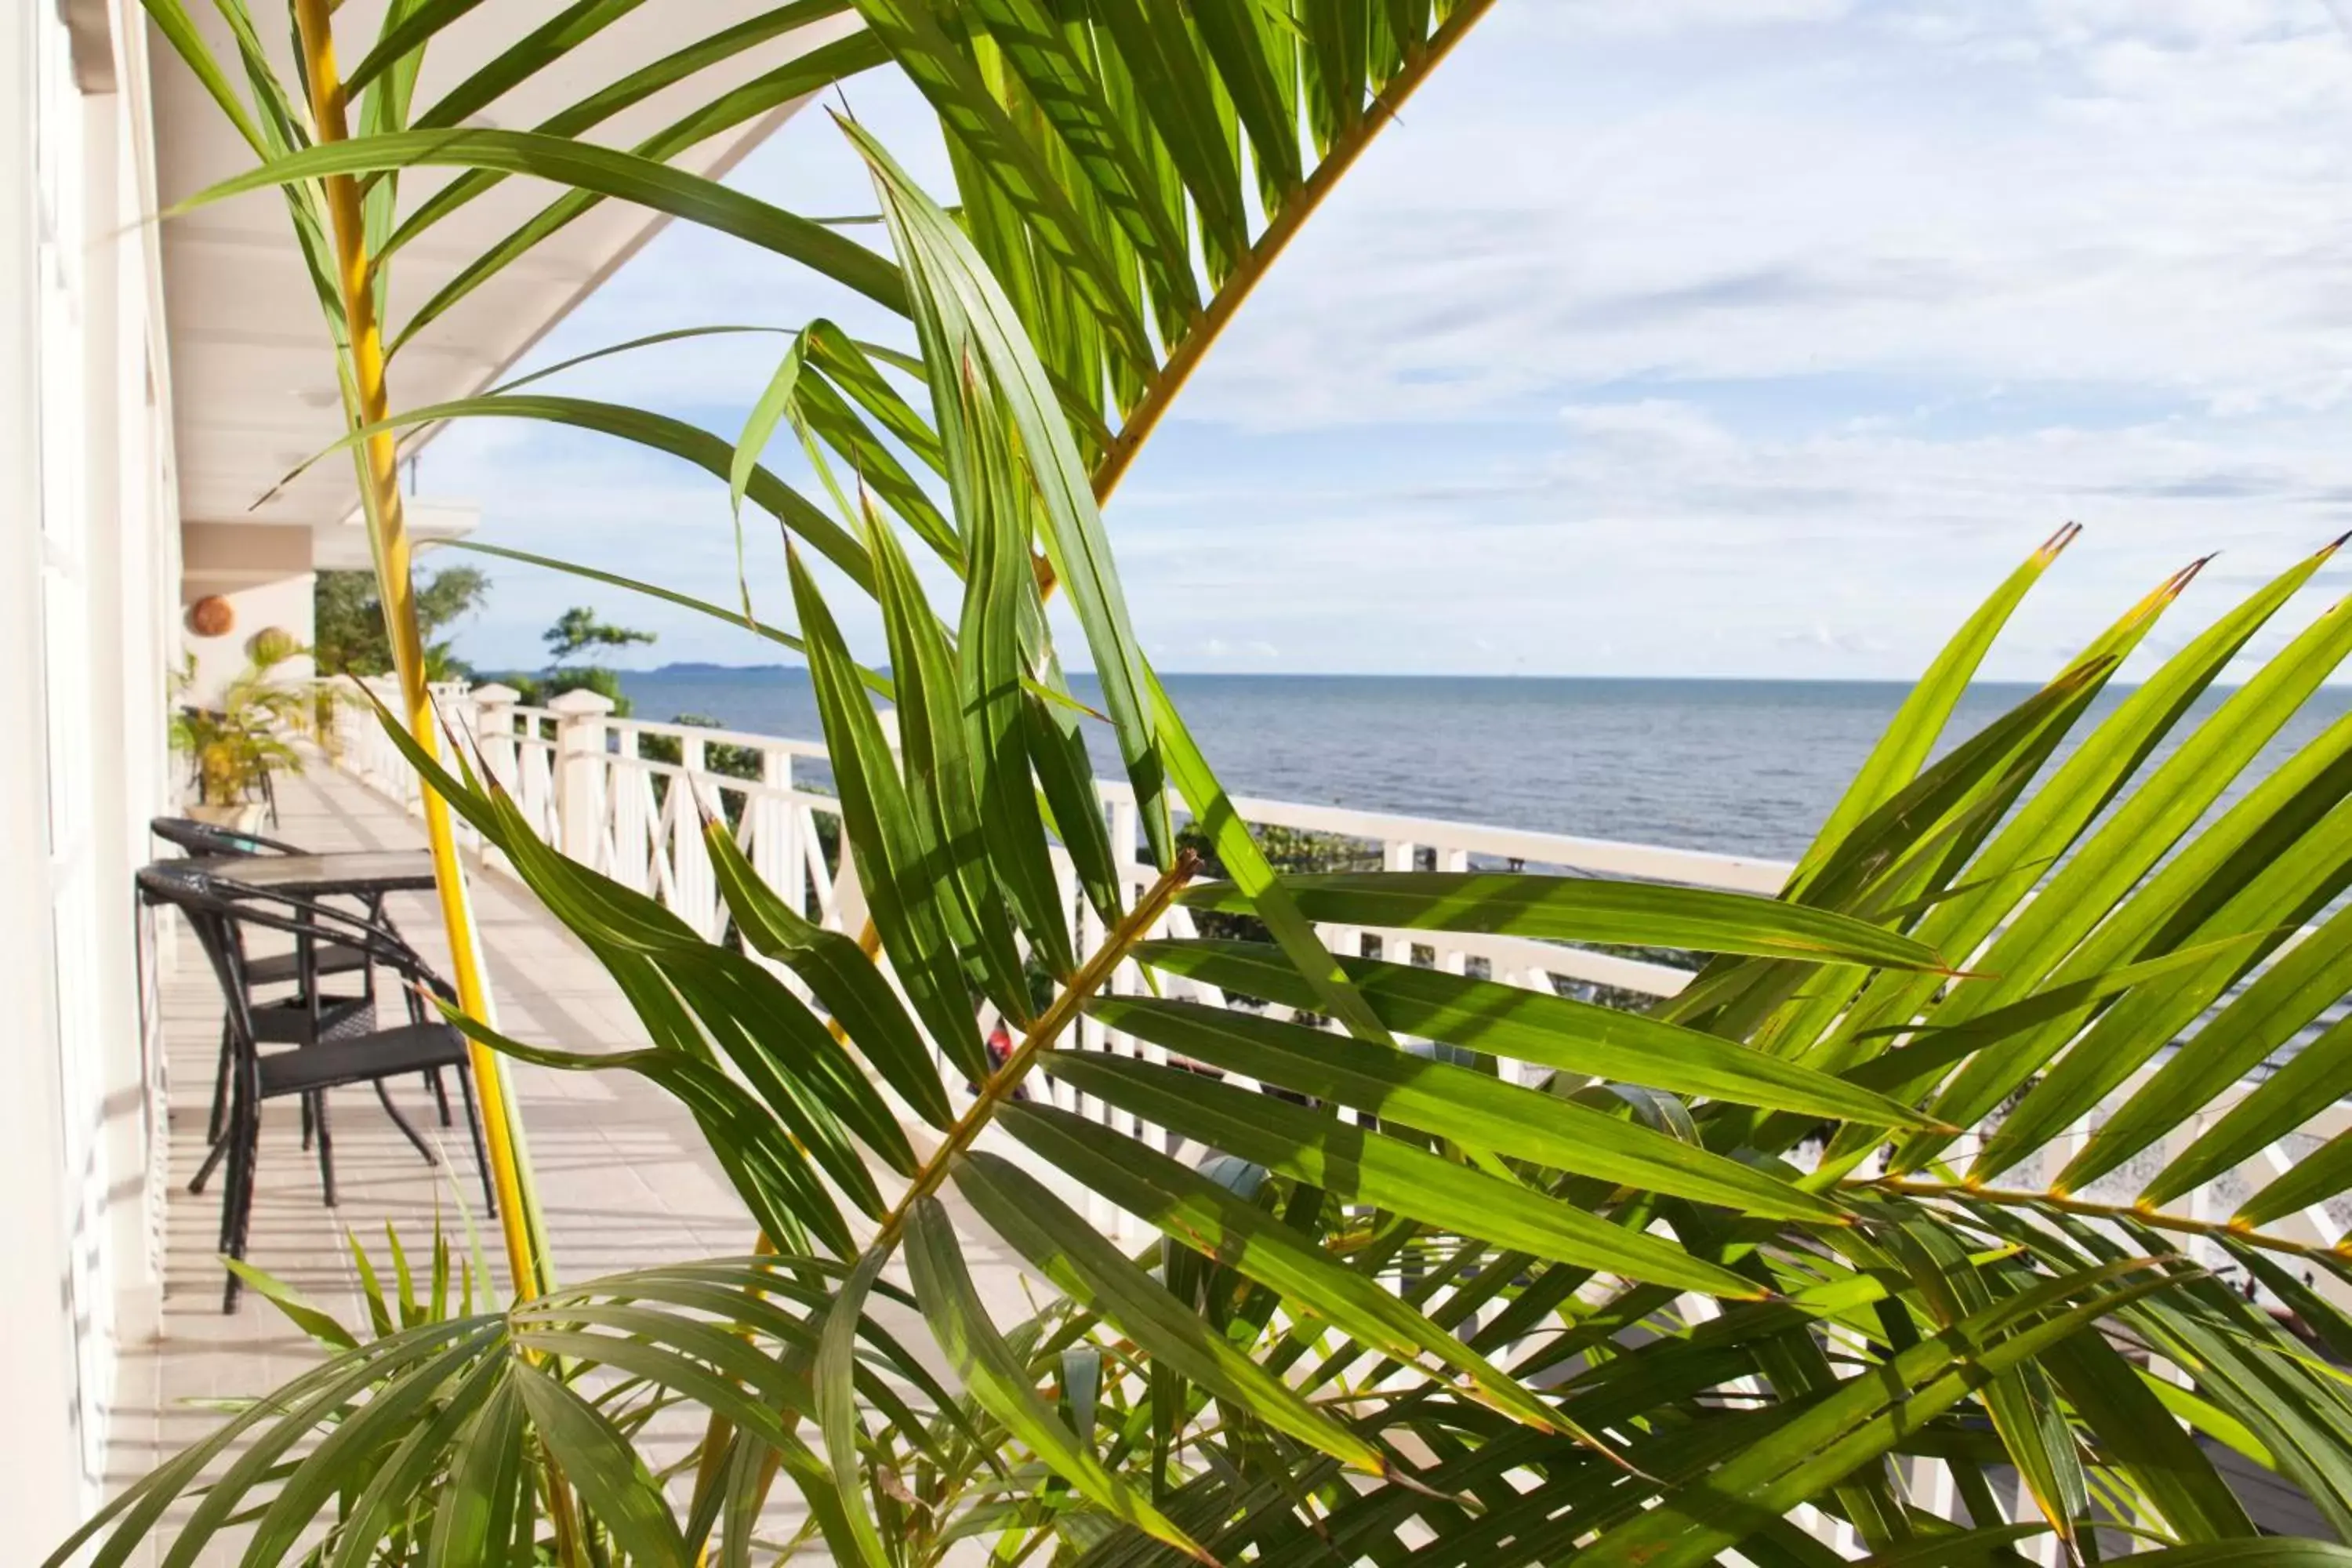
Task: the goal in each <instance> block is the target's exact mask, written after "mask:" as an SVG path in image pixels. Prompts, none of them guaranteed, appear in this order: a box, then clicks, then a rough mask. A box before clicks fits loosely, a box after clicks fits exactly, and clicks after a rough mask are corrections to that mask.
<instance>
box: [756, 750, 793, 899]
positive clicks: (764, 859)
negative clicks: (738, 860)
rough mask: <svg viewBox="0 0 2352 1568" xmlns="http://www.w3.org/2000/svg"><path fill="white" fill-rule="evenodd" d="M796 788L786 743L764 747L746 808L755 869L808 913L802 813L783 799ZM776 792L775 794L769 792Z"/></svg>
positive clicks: (771, 885)
mask: <svg viewBox="0 0 2352 1568" xmlns="http://www.w3.org/2000/svg"><path fill="white" fill-rule="evenodd" d="M792 787H793V754H792V752H789V751H787V750H785V749H784V748H783V747H782V746H763V747H761V750H760V788H761V793H760V794H758V795H753V796H752V797H751V805H748V806H746V807H745V808H744V816H745V819H746V820H745V822H744V826H745V827H746V828H748V829H749V830H750V833H751V868H752V869H753V870H754V871H757V872H758V873H760V880H761V881H762V882H765V883H767V884H768V886H769V888H770V889H772V890H773V891H774V893H775V895H776V897H778V898H780V899H782V900H784V902H785V903H786V904H788V905H790V906H791V907H792V908H793V910H794V911H795V912H797V913H802V914H805V913H807V912H808V872H807V870H806V868H804V867H803V864H802V861H801V846H800V833H799V828H800V816H799V814H798V813H797V812H795V811H794V810H793V803H792V802H791V801H789V800H785V799H782V798H780V797H781V796H782V795H783V794H784V792H786V791H788V790H790V789H791V788H792ZM770 791H772V792H774V793H773V794H769V793H767V792H770Z"/></svg>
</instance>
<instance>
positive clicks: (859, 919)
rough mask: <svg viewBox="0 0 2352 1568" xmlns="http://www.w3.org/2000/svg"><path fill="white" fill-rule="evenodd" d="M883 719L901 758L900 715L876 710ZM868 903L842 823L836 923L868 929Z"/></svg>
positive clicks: (894, 754)
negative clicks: (899, 740)
mask: <svg viewBox="0 0 2352 1568" xmlns="http://www.w3.org/2000/svg"><path fill="white" fill-rule="evenodd" d="M876 717H877V718H878V719H880V720H881V721H882V739H883V740H884V741H885V742H887V743H888V745H889V747H890V760H891V761H892V762H893V763H896V762H898V715H897V714H896V713H881V714H877V715H876ZM866 910H867V905H866V889H865V888H863V887H862V886H860V885H859V883H858V880H857V857H856V855H854V854H853V853H851V851H850V847H849V832H848V825H847V824H846V823H844V824H843V830H842V835H841V866H840V868H838V869H837V870H835V872H834V875H833V916H834V921H835V924H836V925H837V926H838V927H839V928H840V929H841V930H843V931H847V932H848V933H849V934H850V935H852V936H856V934H857V933H858V932H860V931H864V930H865V929H866V918H867V915H866Z"/></svg>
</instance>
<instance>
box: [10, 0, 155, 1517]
mask: <svg viewBox="0 0 2352 1568" xmlns="http://www.w3.org/2000/svg"><path fill="white" fill-rule="evenodd" d="M123 15H124V13H123V11H122V9H121V7H120V6H119V5H111V4H103V3H99V0H68V3H67V4H64V5H60V4H59V0H30V3H27V4H25V5H7V6H0V713H5V715H6V719H7V725H8V731H9V736H10V740H9V743H8V744H7V745H5V747H0V857H5V875H0V1047H5V1048H0V1176H5V1179H0V1237H5V1238H6V1240H7V1244H8V1247H9V1258H8V1267H7V1268H5V1269H0V1324H5V1326H6V1330H7V1331H6V1332H5V1333H0V1398H5V1401H6V1405H7V1408H8V1411H9V1419H8V1420H7V1421H5V1422H0V1561H5V1562H10V1563H16V1562H36V1561H38V1560H39V1559H40V1558H41V1557H42V1556H43V1555H44V1554H46V1552H47V1551H48V1550H49V1549H50V1548H51V1547H53V1546H54V1545H55V1544H56V1543H57V1542H58V1539H59V1538H60V1537H61V1536H62V1535H64V1534H65V1533H66V1532H67V1531H68V1530H69V1529H70V1528H71V1527H72V1526H73V1524H74V1523H75V1522H77V1521H79V1519H80V1518H81V1517H83V1516H85V1515H86V1514H87V1513H88V1512H89V1510H90V1509H91V1507H92V1506H94V1504H95V1503H96V1502H97V1501H98V1500H99V1497H100V1489H101V1486H102V1484H103V1478H104V1461H105V1454H106V1441H107V1417H108V1412H109V1409H110V1405H111V1403H112V1401H113V1400H114V1397H115V1387H114V1373H115V1366H116V1351H117V1347H118V1345H120V1344H121V1343H122V1342H125V1341H127V1340H132V1339H136V1338H140V1337H143V1336H144V1335H145V1334H146V1333H148V1332H149V1331H151V1329H152V1321H153V1307H154V1301H155V1296H156V1291H157V1280H158V1279H159V1277H160V1276H159V1265H160V1261H161V1259H160V1247H158V1245H157V1242H158V1237H157V1234H156V1230H155V1226H154V1221H155V1216H156V1214H157V1210H158V1205H156V1204H155V1203H154V1201H153V1200H154V1197H155V1188H154V1184H153V1179H152V1164H153V1161H154V1157H155V1147H156V1145H155V1141H154V1140H153V1138H152V1126H151V1122H150V1118H151V1116H152V1106H153V1105H154V1104H155V1103H156V1102H155V1100H154V1099H153V1097H152V1095H151V1094H150V1093H149V1092H148V1089H149V1087H150V1081H151V1079H152V1073H151V1071H150V1070H149V1068H148V1065H147V1064H148V1063H149V1062H150V1061H151V1060H152V1053H151V1052H149V1051H148V1049H147V1048H146V1036H145V1028H144V1020H143V1018H142V1008H141V1005H140V1003H141V988H142V973H141V968H140V963H139V959H140V951H139V932H140V924H141V921H140V920H139V918H138V917H137V916H136V914H135V911H134V909H133V902H132V900H131V890H130V880H129V879H130V872H131V868H132V867H134V866H135V865H136V864H138V863H139V862H140V861H141V860H142V859H143V858H145V855H146V834H145V826H144V825H145V821H146V818H147V817H148V816H151V815H152V814H154V813H155V812H156V811H158V810H160V809H163V806H164V805H165V803H166V802H167V800H168V798H169V797H168V787H169V785H168V780H169V769H168V766H167V764H166V762H165V760H164V756H163V734H164V714H165V709H164V697H163V670H164V665H165V662H166V660H167V658H169V657H171V652H172V648H173V642H174V640H175V639H174V638H173V636H172V632H171V627H172V618H171V617H172V613H173V609H174V608H175V598H176V585H177V578H178V565H179V563H178V525H177V517H176V513H175V508H174V505H173V500H172V498H173V484H172V482H171V471H170V461H171V456H170V420H169V410H168V407H167V406H166V405H165V398H164V395H163V391H162V389H163V387H164V386H166V385H167V384H168V381H167V377H166V374H165V367H164V366H163V363H161V359H160V354H161V345H162V343H163V333H162V331H161V321H160V315H159V312H158V310H157V307H156V300H158V299H159V298H160V295H159V291H158V289H157V288H156V279H155V272H154V251H153V232H152V226H145V225H142V223H141V222H140V221H139V220H140V219H141V218H142V217H144V216H147V214H148V213H149V211H150V210H151V208H152V201H151V200H150V199H149V198H148V197H147V195H145V193H147V192H149V191H152V175H151V174H150V170H151V168H152V160H151V154H150V141H149V135H148V130H147V125H146V103H147V99H146V92H145V82H146V72H145V61H144V58H143V48H142V46H143V42H144V36H145V35H144V26H143V23H134V25H132V26H123V25H122V21H123ZM129 15H130V16H132V17H134V18H135V17H136V16H138V12H137V10H136V7H135V5H134V6H132V7H131V9H130V12H129ZM68 17H69V18H70V26H69V25H68Z"/></svg>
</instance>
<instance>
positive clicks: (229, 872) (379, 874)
mask: <svg viewBox="0 0 2352 1568" xmlns="http://www.w3.org/2000/svg"><path fill="white" fill-rule="evenodd" d="M187 866H188V868H189V869H191V870H194V871H201V872H203V873H204V874H205V876H207V877H212V878H215V879H218V880H220V881H222V882H226V883H228V884H230V885H231V886H232V887H237V888H249V889H252V890H253V891H255V892H257V893H288V894H291V895H292V896H294V897H296V898H311V899H314V898H319V897H320V896H322V895H328V894H340V895H341V896H344V897H347V898H356V899H364V900H369V901H370V902H371V903H373V901H374V900H377V899H379V898H382V897H383V895H384V894H386V893H399V892H409V891H415V890H417V889H430V888H431V887H432V886H433V856H432V852H431V851H429V850H425V849H352V850H345V851H342V852H340V853H336V854H330V855H251V856H247V855H218V856H211V855H208V856H205V857H202V858H197V859H192V860H190V861H188V862H187Z"/></svg>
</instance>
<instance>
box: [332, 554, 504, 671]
mask: <svg viewBox="0 0 2352 1568" xmlns="http://www.w3.org/2000/svg"><path fill="white" fill-rule="evenodd" d="M489 592H490V580H489V578H488V576H486V575H485V574H483V572H482V569H481V568H480V567H478V566H444V567H443V568H441V570H439V571H438V572H436V573H434V574H433V575H431V576H430V577H427V578H425V580H424V581H423V582H422V583H420V584H417V588H416V624H417V629H418V630H419V631H420V632H421V633H422V634H423V635H424V637H425V673H426V674H427V675H429V676H431V677H432V679H436V680H447V679H452V678H453V677H456V676H459V675H462V674H464V673H465V669H466V667H465V665H464V662H463V661H462V660H460V659H458V658H457V656H456V655H455V653H453V652H452V651H451V648H450V644H449V641H448V639H446V638H443V637H439V636H438V634H439V633H441V632H442V631H444V630H446V629H447V628H449V627H451V626H455V625H457V622H459V621H461V620H464V619H465V618H466V617H467V616H470V615H472V614H474V613H475V612H476V611H478V610H479V609H480V608H481V607H482V603H483V601H484V600H486V599H487V598H488V597H489ZM310 608H311V617H312V628H311V652H312V655H313V656H314V657H315V658H317V660H318V664H319V673H320V674H321V675H388V674H390V673H391V671H392V644H391V642H390V641H389V639H387V638H386V637H385V636H384V630H383V600H381V599H380V598H378V597H377V596H376V583H375V574H374V573H373V572H321V573H320V574H318V578H317V582H316V584H315V585H314V586H313V587H312V589H311V595H310Z"/></svg>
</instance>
